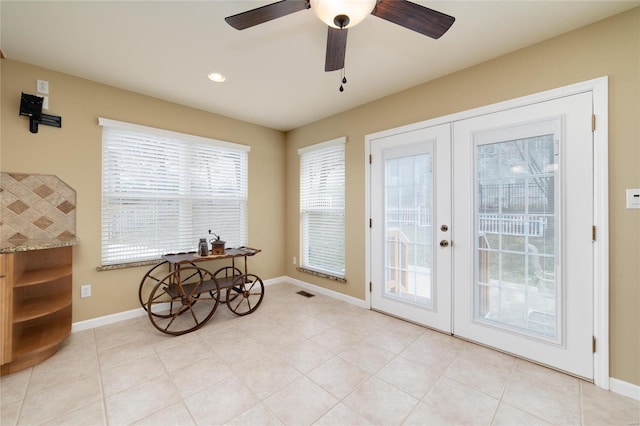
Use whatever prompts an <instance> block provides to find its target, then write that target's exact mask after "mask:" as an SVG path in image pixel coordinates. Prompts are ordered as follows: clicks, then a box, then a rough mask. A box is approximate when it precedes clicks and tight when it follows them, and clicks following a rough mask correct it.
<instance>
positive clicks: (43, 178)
mask: <svg viewBox="0 0 640 426" xmlns="http://www.w3.org/2000/svg"><path fill="white" fill-rule="evenodd" d="M0 201H1V203H0V204H1V205H0V228H1V231H0V234H1V238H2V241H9V242H19V241H20V240H45V239H63V240H64V239H72V238H75V235H76V191H75V190H74V189H73V188H71V187H69V186H68V185H67V184H65V183H64V182H63V181H61V180H60V179H58V178H57V177H56V176H53V175H35V174H21V173H4V172H3V173H0Z"/></svg>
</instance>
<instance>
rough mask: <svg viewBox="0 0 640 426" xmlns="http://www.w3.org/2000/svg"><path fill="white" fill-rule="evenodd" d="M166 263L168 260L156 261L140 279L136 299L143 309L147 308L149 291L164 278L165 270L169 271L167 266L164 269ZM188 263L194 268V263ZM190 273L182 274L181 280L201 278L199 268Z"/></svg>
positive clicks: (184, 281) (188, 280)
mask: <svg viewBox="0 0 640 426" xmlns="http://www.w3.org/2000/svg"><path fill="white" fill-rule="evenodd" d="M168 263H169V262H167V261H166V260H165V261H163V262H160V263H158V264H157V265H155V266H154V267H153V268H151V269H149V270H148V271H147V273H146V274H144V276H143V277H142V280H141V281H140V286H139V287H138V300H139V301H140V305H141V306H142V307H143V308H144V310H145V311H146V310H147V302H148V301H149V296H150V295H151V291H152V290H153V289H154V288H155V286H156V285H157V284H158V283H159V282H160V280H161V279H162V278H164V276H165V275H166V274H167V272H169V267H168V266H167V269H164V266H165V265H167V264H168ZM189 265H191V266H193V267H194V268H195V267H196V265H194V264H193V263H190V264H189ZM191 274H192V275H193V276H187V275H185V274H183V276H182V280H181V282H183V283H186V282H190V281H196V280H199V279H201V278H202V273H201V272H200V269H199V268H198V270H197V271H196V272H194V271H191Z"/></svg>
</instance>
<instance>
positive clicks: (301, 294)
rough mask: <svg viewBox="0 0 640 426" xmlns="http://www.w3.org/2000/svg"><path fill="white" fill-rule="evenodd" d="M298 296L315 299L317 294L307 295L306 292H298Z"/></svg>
mask: <svg viewBox="0 0 640 426" xmlns="http://www.w3.org/2000/svg"><path fill="white" fill-rule="evenodd" d="M296 294H299V295H300V296H304V297H313V296H315V294H311V293H307V292H306V291H304V290H300V291H299V292H297V293H296Z"/></svg>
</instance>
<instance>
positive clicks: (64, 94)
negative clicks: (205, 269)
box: [0, 59, 285, 322]
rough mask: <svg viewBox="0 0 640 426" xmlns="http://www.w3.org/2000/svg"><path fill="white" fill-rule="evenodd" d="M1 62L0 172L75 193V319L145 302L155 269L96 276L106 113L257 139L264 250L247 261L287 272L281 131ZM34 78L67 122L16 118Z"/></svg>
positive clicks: (252, 218)
mask: <svg viewBox="0 0 640 426" xmlns="http://www.w3.org/2000/svg"><path fill="white" fill-rule="evenodd" d="M0 62H1V64H2V65H1V69H2V74H1V78H2V89H1V90H2V92H1V93H2V101H1V102H2V103H1V113H2V115H1V118H2V128H1V130H0V136H1V138H2V139H1V145H0V169H1V170H2V171H7V172H24V173H41V174H54V175H57V176H58V177H59V178H61V179H62V180H63V181H65V182H66V183H67V184H68V185H70V186H71V187H73V188H74V189H75V190H76V191H77V203H78V204H77V205H78V208H77V212H76V220H77V230H76V231H77V236H78V238H79V240H80V244H79V245H78V246H75V247H74V249H73V257H74V265H73V322H78V321H82V320H87V319H90V318H96V317H101V316H104V315H109V314H114V313H118V312H123V311H127V310H130V309H135V308H138V307H139V304H138V302H137V300H138V296H137V287H138V284H139V282H140V279H141V277H142V275H143V274H144V272H146V270H147V269H148V268H149V267H138V268H128V269H121V270H115V271H103V272H96V267H97V266H100V202H101V192H100V191H101V189H100V188H101V130H100V127H98V117H105V118H110V119H114V120H120V121H127V122H131V123H135V124H141V125H145V126H151V127H157V128H162V129H168V130H173V131H177V132H184V133H189V134H194V135H198V136H204V137H210V138H214V139H219V140H224V141H229V142H237V143H240V144H244V145H250V146H251V151H250V152H249V236H248V245H250V246H254V247H259V248H262V249H263V252H262V253H260V254H258V255H256V256H255V257H253V258H251V260H250V261H249V267H250V269H251V272H253V273H256V274H258V275H259V276H260V277H261V278H262V279H268V278H274V277H279V276H282V275H284V263H283V253H284V237H283V235H284V232H285V227H284V206H285V195H284V190H285V172H284V170H285V168H284V158H285V156H284V146H285V145H284V144H285V136H284V134H283V133H282V132H279V131H275V130H271V129H267V128H264V127H260V126H257V125H254V124H250V123H246V122H242V121H238V120H233V119H230V118H226V117H222V116H219V115H215V114H211V113H207V112H203V111H200V110H195V109H191V108H186V107H183V106H180V105H176V104H172V103H169V102H164V101H161V100H158V99H154V98H150V97H147V96H142V95H139V94H135V93H132V92H128V91H125V90H120V89H116V88H113V87H110V86H105V85H102V84H98V83H95V82H92V81H88V80H83V79H80V78H76V77H72V76H70V75H66V74H61V73H57V72H54V71H51V70H47V69H43V68H38V67H35V66H32V65H27V64H24V63H20V62H15V61H12V60H9V59H3V60H1V61H0ZM36 79H41V80H47V81H49V92H50V95H49V97H50V109H49V113H50V114H54V115H60V116H62V128H60V129H58V128H54V127H48V126H40V129H39V132H38V133H37V134H32V133H30V132H29V120H28V119H27V118H25V117H19V116H18V108H19V106H20V93H21V92H22V91H24V92H26V93H32V94H34V93H35V84H36ZM223 237H224V236H223ZM194 243H195V242H194ZM83 284H92V286H93V288H92V290H93V294H92V297H90V298H85V299H80V298H79V294H80V290H79V287H80V285H83Z"/></svg>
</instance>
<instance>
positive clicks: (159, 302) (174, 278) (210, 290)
mask: <svg viewBox="0 0 640 426" xmlns="http://www.w3.org/2000/svg"><path fill="white" fill-rule="evenodd" d="M182 277H189V281H188V282H184V281H182V280H181V279H182ZM195 277H198V278H197V279H196V278H195ZM219 293H220V291H219V288H218V282H217V281H216V280H214V279H213V276H212V275H211V273H210V272H209V271H207V270H205V269H200V268H197V267H181V268H180V269H178V270H175V271H173V272H170V273H169V274H167V275H165V276H164V277H163V278H162V279H161V280H160V281H159V282H158V284H156V286H155V287H154V288H153V290H152V291H151V294H150V295H149V299H148V301H147V312H148V315H149V320H150V321H151V323H152V324H153V326H154V327H155V328H157V329H158V330H160V331H161V332H163V333H166V334H173V335H176V336H177V335H180V334H185V333H189V332H191V331H194V330H197V329H198V328H200V327H201V326H202V325H203V324H205V323H206V322H207V321H209V319H210V318H211V317H212V316H213V314H214V313H215V311H216V308H217V307H218V303H219ZM196 302H198V303H196Z"/></svg>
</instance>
